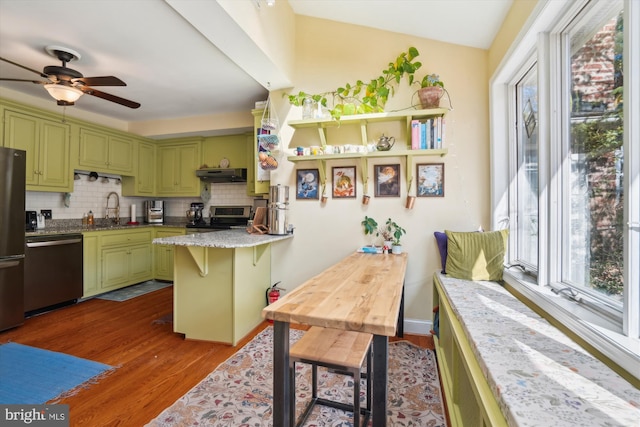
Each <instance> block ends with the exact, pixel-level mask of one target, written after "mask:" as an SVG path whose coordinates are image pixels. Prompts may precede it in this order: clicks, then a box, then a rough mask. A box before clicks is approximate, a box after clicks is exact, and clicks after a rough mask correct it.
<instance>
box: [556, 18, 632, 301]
mask: <svg viewBox="0 0 640 427" xmlns="http://www.w3.org/2000/svg"><path fill="white" fill-rule="evenodd" d="M604 18H606V19H598V18H595V17H592V19H590V20H589V21H588V22H587V21H585V22H584V23H583V24H582V25H581V26H579V28H577V30H576V31H575V32H574V33H573V34H572V35H571V40H570V45H571V82H572V88H571V122H570V129H571V141H570V144H571V145H570V152H569V156H570V164H571V172H570V181H569V182H568V184H569V186H570V187H569V191H570V195H571V197H570V218H569V219H568V220H569V221H568V224H569V228H570V230H569V231H570V241H569V242H568V244H569V245H570V247H569V248H566V249H568V254H567V255H568V261H569V262H568V266H567V267H565V269H564V270H563V274H564V279H565V280H566V281H568V282H569V283H571V284H572V285H576V286H580V287H583V288H584V289H588V290H593V291H597V292H600V293H602V294H604V295H608V296H611V297H614V298H615V299H617V300H621V297H622V290H623V265H622V260H623V239H622V236H623V234H622V233H623V203H624V193H623V188H622V183H623V181H622V164H623V161H624V159H623V152H622V135H623V123H622V113H623V105H622V99H621V96H622V83H623V82H622V43H623V39H622V24H623V22H622V14H621V13H620V14H617V15H614V16H611V15H609V16H607V17H604ZM567 237H569V236H567ZM565 243H567V242H565Z"/></svg>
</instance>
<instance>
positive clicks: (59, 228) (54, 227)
mask: <svg viewBox="0 0 640 427" xmlns="http://www.w3.org/2000/svg"><path fill="white" fill-rule="evenodd" d="M127 220H128V218H123V219H122V221H120V224H114V223H113V222H111V221H110V220H105V219H96V224H95V225H94V226H92V227H87V226H86V225H85V226H83V225H82V220H81V219H63V220H51V221H49V220H48V221H47V222H46V225H45V228H41V229H38V230H36V231H27V232H26V233H25V235H26V236H27V237H30V236H46V235H54V234H73V233H85V232H88V231H108V230H131V229H133V228H145V227H185V226H186V225H187V220H186V219H182V218H174V219H168V220H167V219H166V218H165V222H164V223H155V224H146V223H144V222H140V223H139V224H138V225H127Z"/></svg>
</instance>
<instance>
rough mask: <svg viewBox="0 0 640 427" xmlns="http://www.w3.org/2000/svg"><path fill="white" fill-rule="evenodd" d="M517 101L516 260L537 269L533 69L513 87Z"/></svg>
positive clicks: (535, 87) (535, 91) (535, 76)
mask: <svg viewBox="0 0 640 427" xmlns="http://www.w3.org/2000/svg"><path fill="white" fill-rule="evenodd" d="M516 88H517V89H516V96H517V97H518V100H517V101H518V102H517V107H518V119H519V120H518V135H517V137H518V146H517V156H518V174H517V178H516V179H517V181H518V184H517V185H518V195H517V202H516V203H517V212H518V217H517V219H516V221H517V238H516V240H517V242H518V243H517V254H516V257H517V260H518V262H520V263H522V264H525V265H527V266H528V267H530V268H537V266H538V73H537V71H536V68H535V66H534V67H533V68H531V69H530V70H529V71H528V72H527V74H526V75H525V76H524V78H523V79H522V80H521V81H520V82H518V84H517V85H516Z"/></svg>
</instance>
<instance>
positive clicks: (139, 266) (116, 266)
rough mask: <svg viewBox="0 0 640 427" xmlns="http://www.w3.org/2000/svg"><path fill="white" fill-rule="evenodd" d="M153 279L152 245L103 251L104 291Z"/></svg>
mask: <svg viewBox="0 0 640 427" xmlns="http://www.w3.org/2000/svg"><path fill="white" fill-rule="evenodd" d="M152 278H153V275H152V270H151V243H148V244H143V245H137V246H130V247H122V248H114V249H103V250H102V289H103V290H110V289H111V288H120V287H123V286H128V285H131V284H134V283H138V282H143V281H145V280H150V279H152Z"/></svg>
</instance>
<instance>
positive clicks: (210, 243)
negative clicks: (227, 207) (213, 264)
mask: <svg viewBox="0 0 640 427" xmlns="http://www.w3.org/2000/svg"><path fill="white" fill-rule="evenodd" d="M292 237H293V234H286V235H279V236H276V235H270V234H249V233H247V231H246V230H245V229H244V228H240V229H232V230H222V231H214V232H211V233H198V234H187V235H185V236H173V237H163V238H159V239H153V243H155V244H163V245H174V246H199V247H205V248H243V247H244V248H246V247H252V246H259V245H266V244H268V243H273V242H277V241H279V240H286V239H291V238H292Z"/></svg>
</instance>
